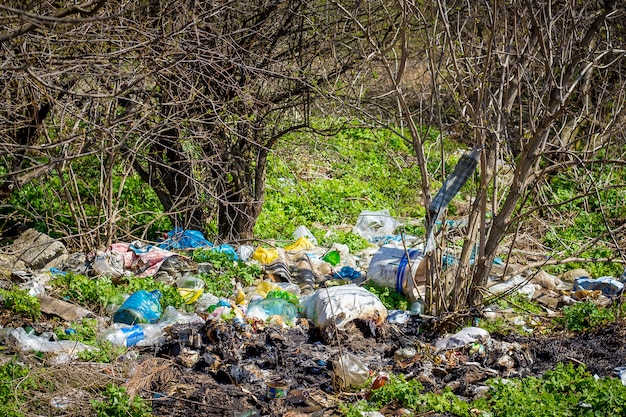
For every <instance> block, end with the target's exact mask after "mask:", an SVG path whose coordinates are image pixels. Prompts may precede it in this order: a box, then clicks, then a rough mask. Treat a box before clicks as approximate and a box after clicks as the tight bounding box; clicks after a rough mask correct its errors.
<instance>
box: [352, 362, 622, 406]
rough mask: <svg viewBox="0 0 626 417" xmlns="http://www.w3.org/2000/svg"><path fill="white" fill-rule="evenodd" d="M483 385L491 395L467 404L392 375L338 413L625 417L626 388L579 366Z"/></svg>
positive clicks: (561, 366) (401, 376) (561, 365)
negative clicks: (386, 411)
mask: <svg viewBox="0 0 626 417" xmlns="http://www.w3.org/2000/svg"><path fill="white" fill-rule="evenodd" d="M487 385H488V386H489V387H490V390H489V392H488V393H487V395H486V396H485V397H483V398H479V399H477V400H474V401H467V400H464V399H461V398H460V397H457V396H456V395H454V394H453V393H452V392H450V391H448V390H444V392H443V393H441V394H438V395H437V394H433V393H429V392H424V388H423V386H422V384H421V383H420V382H418V381H416V380H407V379H406V377H405V376H403V375H398V376H394V375H391V376H390V380H389V382H388V383H387V384H385V385H383V386H382V387H381V388H379V389H377V390H375V391H373V392H372V394H371V397H370V399H369V400H368V401H365V400H361V401H359V402H357V403H354V404H350V405H343V406H342V407H341V410H342V412H343V415H344V416H348V417H358V416H362V415H363V414H361V413H362V412H368V411H377V410H380V409H381V408H383V407H386V408H391V409H399V408H404V409H405V410H408V411H409V412H413V413H415V414H416V415H429V414H433V413H446V415H451V416H458V417H477V416H481V417H509V416H517V417H536V416H551V417H571V416H590V417H591V416H594V417H609V416H626V387H625V386H624V385H622V383H621V381H620V380H619V379H616V378H597V377H594V376H593V375H591V374H590V373H589V372H588V371H587V369H586V367H585V366H584V365H581V366H578V367H574V365H572V364H571V363H568V364H564V363H559V364H557V366H556V368H555V369H554V370H552V371H547V372H546V373H545V374H544V375H543V376H542V377H540V378H537V377H526V378H522V379H502V378H495V379H491V380H488V381H487Z"/></svg>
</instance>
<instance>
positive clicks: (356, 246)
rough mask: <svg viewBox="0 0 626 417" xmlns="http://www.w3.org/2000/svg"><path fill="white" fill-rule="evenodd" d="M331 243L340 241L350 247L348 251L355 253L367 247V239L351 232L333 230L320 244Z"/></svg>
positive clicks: (327, 244)
mask: <svg viewBox="0 0 626 417" xmlns="http://www.w3.org/2000/svg"><path fill="white" fill-rule="evenodd" d="M333 243H341V244H343V245H346V246H347V247H348V248H349V249H350V253H357V252H360V251H362V250H364V249H367V248H368V247H369V243H368V242H367V240H365V239H363V238H362V237H361V236H359V235H357V234H355V233H352V232H340V231H337V232H333V233H332V234H330V235H329V236H328V237H327V238H326V239H322V240H321V244H322V245H325V246H331V245H332V244H333Z"/></svg>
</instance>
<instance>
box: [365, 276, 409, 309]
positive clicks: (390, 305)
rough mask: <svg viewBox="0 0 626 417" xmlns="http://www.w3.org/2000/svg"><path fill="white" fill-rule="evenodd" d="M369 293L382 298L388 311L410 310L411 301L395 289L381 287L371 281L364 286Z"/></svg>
mask: <svg viewBox="0 0 626 417" xmlns="http://www.w3.org/2000/svg"><path fill="white" fill-rule="evenodd" d="M363 287H364V288H366V289H367V290H368V291H369V292H371V293H372V294H374V295H375V296H377V297H378V298H380V301H381V302H382V303H383V305H384V306H385V307H387V309H388V310H408V309H409V301H408V300H407V298H406V297H405V296H404V295H402V294H400V293H398V292H397V291H396V290H395V289H391V288H387V287H381V286H379V285H376V284H375V283H373V282H371V281H367V282H366V283H365V285H363Z"/></svg>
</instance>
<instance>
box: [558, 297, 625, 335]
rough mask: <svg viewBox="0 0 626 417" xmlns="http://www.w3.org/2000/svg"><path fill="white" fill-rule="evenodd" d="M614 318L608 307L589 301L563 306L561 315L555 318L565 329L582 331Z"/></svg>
mask: <svg viewBox="0 0 626 417" xmlns="http://www.w3.org/2000/svg"><path fill="white" fill-rule="evenodd" d="M613 320H615V317H614V316H613V313H612V312H611V310H610V309H606V308H600V307H598V306H597V305H595V304H594V303H593V302H591V301H584V302H582V303H576V304H573V305H571V306H567V307H564V308H563V317H558V318H556V319H555V322H556V324H557V325H560V326H562V327H564V328H566V329H567V330H572V331H575V332H582V331H587V330H591V329H593V328H595V327H597V326H601V325H603V324H606V323H609V322H611V321H613Z"/></svg>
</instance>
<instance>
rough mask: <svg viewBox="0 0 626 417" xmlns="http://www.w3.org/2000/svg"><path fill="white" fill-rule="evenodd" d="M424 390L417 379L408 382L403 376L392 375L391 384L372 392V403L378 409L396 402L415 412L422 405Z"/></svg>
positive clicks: (390, 377)
mask: <svg viewBox="0 0 626 417" xmlns="http://www.w3.org/2000/svg"><path fill="white" fill-rule="evenodd" d="M423 389H424V386H423V385H422V384H421V382H419V381H417V380H415V379H412V380H409V381H407V380H406V377H405V376H404V375H402V374H400V375H398V376H396V375H390V376H389V382H387V383H386V384H385V385H383V386H382V387H380V388H379V389H377V390H375V391H372V395H371V397H370V402H371V403H373V404H374V405H376V406H377V407H382V406H384V405H385V404H389V403H391V402H394V403H396V404H397V405H399V406H401V407H406V408H410V409H413V410H415V409H417V408H418V406H420V405H421V404H422V402H421V399H422V396H421V394H420V393H421V391H422V390H423Z"/></svg>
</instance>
